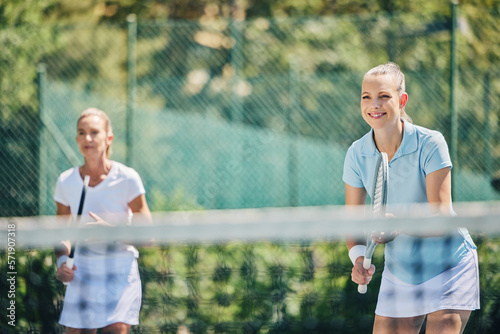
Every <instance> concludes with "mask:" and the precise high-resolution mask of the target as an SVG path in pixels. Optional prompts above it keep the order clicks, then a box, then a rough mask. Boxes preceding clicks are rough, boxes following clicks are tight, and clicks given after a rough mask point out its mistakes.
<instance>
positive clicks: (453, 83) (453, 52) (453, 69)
mask: <svg viewBox="0 0 500 334" xmlns="http://www.w3.org/2000/svg"><path fill="white" fill-rule="evenodd" d="M457 7H458V0H451V41H450V116H451V124H450V126H451V142H450V156H451V161H452V163H453V165H454V168H453V169H452V173H453V174H455V171H458V168H459V161H458V149H457V144H458V138H457V137H458V115H457V106H456V88H457V79H458V73H457V57H458V53H457V11H458V8H457ZM451 180H452V187H451V191H452V195H453V194H454V193H455V192H456V189H455V187H454V185H455V184H456V183H455V177H454V175H453V177H452V178H451Z"/></svg>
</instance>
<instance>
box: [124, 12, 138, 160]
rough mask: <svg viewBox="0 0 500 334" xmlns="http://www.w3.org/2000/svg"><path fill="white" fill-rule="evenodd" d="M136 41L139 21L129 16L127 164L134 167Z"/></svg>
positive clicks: (132, 15) (133, 15) (133, 16)
mask: <svg viewBox="0 0 500 334" xmlns="http://www.w3.org/2000/svg"><path fill="white" fill-rule="evenodd" d="M136 41H137V20H136V16H135V14H130V15H128V16H127V115H126V137H125V141H126V147H127V155H126V164H127V165H128V166H131V165H132V161H133V151H134V147H133V142H134V141H133V135H134V107H135V105H134V103H135V88H136V73H135V65H136Z"/></svg>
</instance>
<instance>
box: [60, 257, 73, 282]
mask: <svg viewBox="0 0 500 334" xmlns="http://www.w3.org/2000/svg"><path fill="white" fill-rule="evenodd" d="M73 262H75V259H74V258H72V257H68V259H67V260H66V267H68V268H69V269H73ZM63 284H64V285H68V284H69V282H63Z"/></svg>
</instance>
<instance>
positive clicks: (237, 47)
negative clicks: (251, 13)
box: [230, 18, 243, 122]
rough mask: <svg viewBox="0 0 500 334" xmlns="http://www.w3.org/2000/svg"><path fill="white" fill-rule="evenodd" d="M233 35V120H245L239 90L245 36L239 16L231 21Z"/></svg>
mask: <svg viewBox="0 0 500 334" xmlns="http://www.w3.org/2000/svg"><path fill="white" fill-rule="evenodd" d="M230 32H231V37H232V38H233V40H234V46H233V47H232V51H231V65H232V66H233V70H234V74H233V79H232V85H231V86H232V90H231V120H232V121H236V122H241V121H242V120H243V105H242V102H241V96H240V95H239V92H238V85H239V82H240V72H241V67H242V65H241V61H242V58H243V38H242V23H241V21H240V20H238V19H237V18H232V19H231V22H230Z"/></svg>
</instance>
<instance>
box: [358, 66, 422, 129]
mask: <svg viewBox="0 0 500 334" xmlns="http://www.w3.org/2000/svg"><path fill="white" fill-rule="evenodd" d="M371 75H374V76H377V75H390V76H392V77H393V78H394V82H395V84H396V90H397V92H398V96H399V100H401V98H402V97H403V94H404V93H405V92H406V85H405V75H404V74H403V72H401V69H400V68H399V66H398V65H397V64H396V63H393V62H388V63H386V64H382V65H378V66H376V67H374V68H372V69H371V70H369V71H368V72H366V74H365V76H364V77H363V79H365V78H366V77H368V76H371ZM401 117H403V118H404V119H405V120H407V121H408V122H410V123H412V122H413V121H412V119H411V117H410V116H408V114H407V113H406V110H405V108H404V107H403V112H402V114H401Z"/></svg>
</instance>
